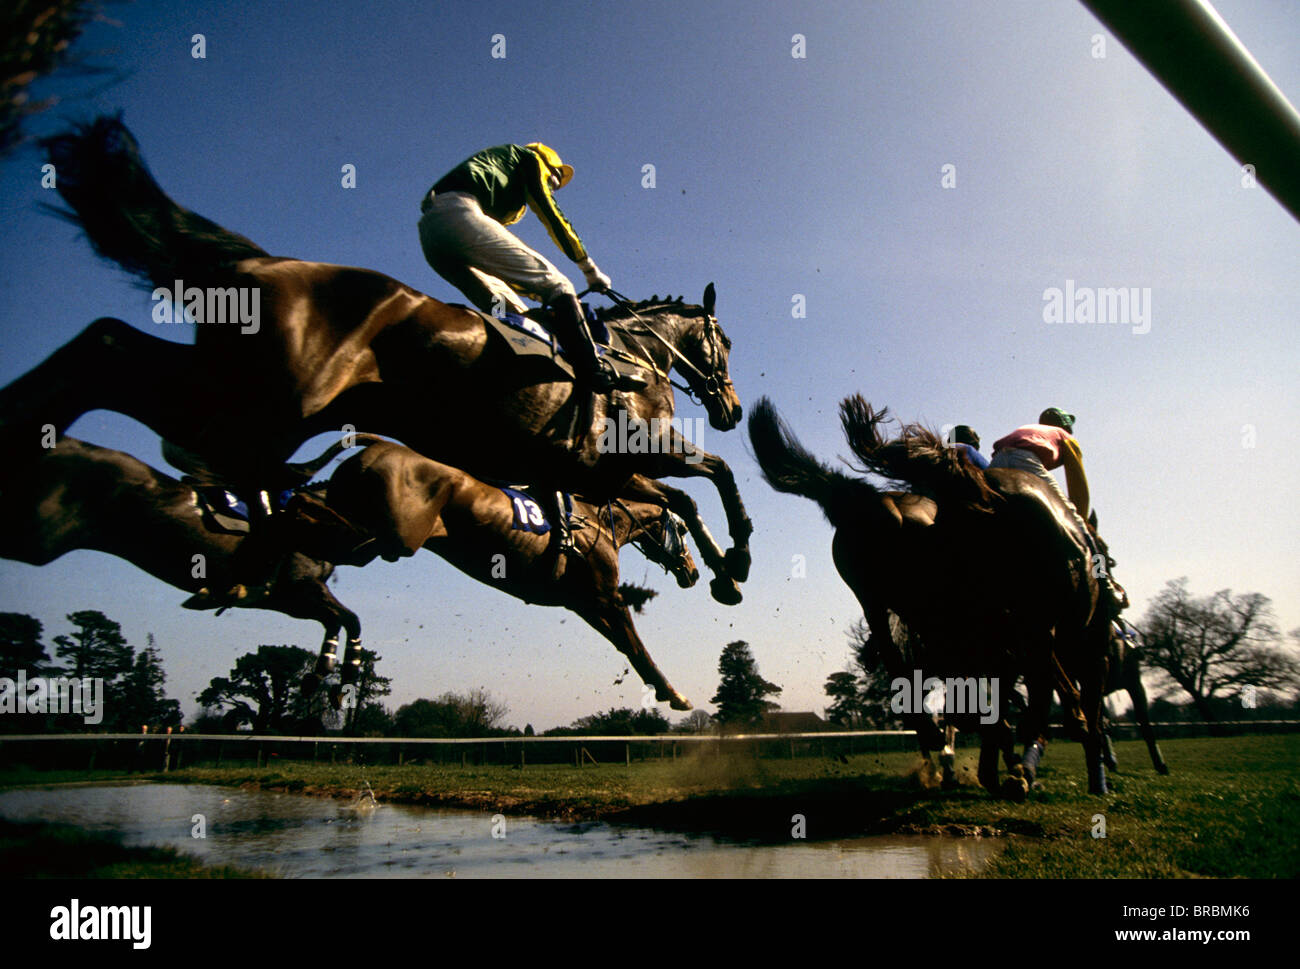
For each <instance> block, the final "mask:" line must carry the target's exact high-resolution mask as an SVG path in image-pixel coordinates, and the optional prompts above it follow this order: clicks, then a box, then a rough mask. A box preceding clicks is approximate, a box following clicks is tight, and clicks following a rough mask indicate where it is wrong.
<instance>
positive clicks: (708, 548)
mask: <svg viewBox="0 0 1300 969" xmlns="http://www.w3.org/2000/svg"><path fill="white" fill-rule="evenodd" d="M623 493H624V494H625V495H627V496H628V497H631V498H637V499H640V500H642V501H649V502H654V503H656V504H662V505H666V506H667V508H668V510H669V511H671V512H672V513H673V514H674V515H676V516H677V517H678V518H680V519H681V520H682V521H684V522H685V523H686V527H687V529H688V530H689V531H690V533H691V538H693V539H695V545H696V547H697V548H698V549H699V550H700V557H701V558H702V559H704V564H705V565H706V566H708V568H709V570H710V571H712V572H713V574H714V578H713V581H711V582H710V583H709V589H710V591H711V592H712V594H713V598H714V599H716V600H717V601H718V602H721V603H722V604H723V605H726V606H734V605H736V604H737V603H739V602H740V601H741V598H742V596H741V592H740V586H738V585H737V584H736V580H735V579H733V578H732V577H731V576H730V575H729V574H728V572H727V564H726V560H725V557H724V555H723V552H722V549H721V548H719V547H718V543H717V542H716V541H714V539H713V533H712V532H710V531H709V527H708V526H707V525H705V524H704V519H703V518H701V517H700V509H699V507H698V506H697V505H696V504H695V499H694V498H692V497H691V496H690V495H688V494H687V493H686V492H684V491H682V490H681V489H680V488H674V487H672V486H671V485H666V484H664V483H663V482H662V481H655V480H654V479H653V478H647V477H646V476H645V475H641V474H638V475H633V476H632V479H631V481H629V482H628V485H627V487H626V488H625V489H624V492H623Z"/></svg>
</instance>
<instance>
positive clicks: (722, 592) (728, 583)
mask: <svg viewBox="0 0 1300 969" xmlns="http://www.w3.org/2000/svg"><path fill="white" fill-rule="evenodd" d="M709 592H710V594H711V595H712V596H713V598H714V599H716V600H717V601H718V602H721V603H722V604H723V605H724V606H734V605H737V604H739V602H740V600H741V599H743V598H744V595H743V594H742V593H741V591H740V586H738V585H736V580H735V579H729V578H726V577H725V576H721V575H720V576H718V577H717V578H715V579H714V580H713V581H711V582H710V583H709Z"/></svg>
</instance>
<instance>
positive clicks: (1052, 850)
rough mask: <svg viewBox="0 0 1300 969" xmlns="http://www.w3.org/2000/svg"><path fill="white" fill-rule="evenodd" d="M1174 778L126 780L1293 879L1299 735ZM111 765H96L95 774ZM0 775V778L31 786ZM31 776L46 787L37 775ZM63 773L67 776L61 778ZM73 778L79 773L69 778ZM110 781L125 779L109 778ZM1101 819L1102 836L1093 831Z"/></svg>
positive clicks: (485, 771) (1258, 743)
mask: <svg viewBox="0 0 1300 969" xmlns="http://www.w3.org/2000/svg"><path fill="white" fill-rule="evenodd" d="M1162 748H1163V749H1164V753H1165V756H1166V759H1167V760H1168V761H1169V763H1170V766H1171V769H1172V771H1173V773H1171V774H1170V775H1169V776H1167V777H1161V776H1159V775H1157V774H1156V773H1155V772H1154V771H1153V770H1152V769H1151V765H1150V761H1149V760H1148V758H1147V754H1146V748H1145V746H1144V745H1143V744H1141V743H1140V742H1127V743H1121V744H1119V745H1118V753H1119V758H1120V765H1121V771H1120V772H1119V773H1112V774H1111V783H1112V788H1113V791H1112V793H1111V794H1110V795H1107V796H1105V797H1095V796H1092V795H1089V794H1088V793H1087V783H1086V780H1085V775H1084V770H1083V755H1082V749H1081V748H1080V747H1079V746H1078V745H1076V744H1067V743H1054V744H1053V745H1052V746H1051V748H1050V749H1049V751H1048V754H1047V756H1046V758H1045V759H1044V762H1043V765H1042V770H1041V771H1040V774H1039V777H1040V780H1041V781H1042V782H1043V788H1042V790H1040V791H1036V792H1035V793H1034V794H1032V795H1031V796H1030V799H1029V800H1028V801H1027V802H1026V803H1024V804H1012V803H1009V802H1006V801H997V800H994V799H992V798H990V797H989V796H988V795H987V794H985V793H984V791H983V790H982V789H980V788H979V787H977V786H976V785H975V784H974V768H975V756H976V755H975V752H974V751H959V754H958V769H959V772H960V774H961V778H962V781H963V783H962V785H961V786H960V787H959V788H958V789H956V790H953V791H939V790H936V789H934V788H933V787H931V786H928V785H927V784H926V783H924V782H923V780H922V777H921V775H920V774H919V773H918V771H917V769H916V768H917V762H918V758H917V757H916V755H915V754H911V753H884V754H879V755H871V754H864V755H859V756H856V757H850V758H848V760H847V762H841V761H837V760H831V759H826V758H803V759H798V760H781V759H766V760H760V759H754V758H752V757H746V756H739V755H730V756H726V757H719V756H717V755H716V753H712V752H700V753H699V754H696V755H694V756H690V757H686V758H680V759H678V760H676V761H673V760H650V761H643V762H636V763H633V764H632V765H631V766H630V767H629V766H624V765H623V764H616V765H601V766H599V767H593V766H587V767H583V768H577V767H573V766H569V765H563V766H557V765H530V766H526V767H523V768H519V767H510V766H493V765H488V766H469V767H462V766H459V765H455V766H451V765H415V764H407V765H404V766H400V767H398V766H374V767H362V766H358V765H355V764H353V765H349V764H314V763H310V762H294V761H282V762H278V763H276V764H274V765H272V766H270V767H267V768H263V769H255V768H253V767H229V766H225V767H210V766H209V767H205V766H196V767H189V768H185V769H183V770H179V771H173V772H171V773H169V774H165V775H163V774H157V775H139V774H136V775H131V776H132V777H133V778H140V777H142V776H145V777H149V778H150V779H153V780H166V781H170V782H179V783H205V784H226V785H240V786H250V787H257V788H261V789H266V790H276V791H286V792H295V793H303V794H315V795H329V796H336V797H352V796H355V795H356V794H357V793H358V791H359V790H360V789H361V788H362V786H363V783H367V782H368V783H369V784H370V785H371V787H372V788H373V790H374V792H375V794H376V796H377V797H378V798H379V799H380V800H381V801H393V802H401V803H407V804H418V805H427V806H444V807H465V808H475V809H482V810H490V811H493V812H496V811H501V812H503V813H507V814H527V815H533V816H537V817H548V818H563V819H569V820H585V819H600V820H605V821H611V822H616V823H627V824H636V825H641V826H651V827H660V828H666V829H670V830H678V831H709V832H711V833H713V834H715V835H721V836H724V837H730V838H736V839H745V840H754V841H760V842H769V843H782V842H788V841H789V839H790V836H791V827H792V817H793V815H795V814H800V815H803V816H804V818H805V819H806V829H807V837H808V838H810V839H832V838H842V837H847V836H860V835H864V834H884V833H922V834H941V835H959V836H979V837H998V838H1005V839H1006V848H1005V850H1004V851H1002V852H1000V853H999V854H998V856H997V857H996V858H995V859H994V861H993V862H992V863H991V865H990V867H989V868H987V869H986V870H985V871H984V872H982V873H981V874H982V876H984V877H997V878H1008V877H1010V878H1057V877H1069V878H1080V877H1086V878H1109V877H1124V878H1184V877H1212V878H1218V877H1248V878H1267V877H1295V876H1297V875H1300V838H1296V837H1294V836H1293V834H1292V833H1293V832H1294V831H1296V830H1297V828H1298V827H1300V735H1296V734H1284V735H1277V736H1247V737H1232V738H1203V739H1186V740H1169V741H1164V742H1163V743H1162ZM100 773H107V772H100ZM33 776H34V775H33V774H32V773H31V772H27V773H22V772H12V771H6V772H3V773H0V786H4V785H12V784H15V783H24V782H25V783H31V782H32V777H33ZM38 776H41V777H42V781H43V782H48V779H46V778H45V777H44V775H38ZM59 776H60V777H61V779H64V780H66V779H67V778H66V777H64V776H63V775H59ZM72 776H75V777H76V779H77V780H85V779H87V778H86V775H84V774H75V775H72ZM117 776H119V777H121V776H125V775H121V774H119V775H117ZM1103 822H1104V826H1105V837H1096V836H1094V835H1095V834H1096V833H1100V831H1101V825H1102V823H1103Z"/></svg>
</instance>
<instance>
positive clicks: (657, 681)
mask: <svg viewBox="0 0 1300 969" xmlns="http://www.w3.org/2000/svg"><path fill="white" fill-rule="evenodd" d="M571 608H573V611H574V612H576V613H577V614H578V615H580V616H581V617H582V618H583V619H584V620H586V622H587V623H588V625H590V626H591V627H592V628H593V629H595V630H596V631H597V632H598V633H600V634H601V635H602V636H604V637H605V638H606V639H607V640H609V641H610V642H611V643H613V644H614V648H615V649H617V650H618V651H619V652H620V653H622V654H623V655H624V656H626V657H627V658H628V661H629V662H631V664H632V668H633V669H634V670H636V673H637V676H639V677H641V680H642V682H643V683H645V684H646V685H647V686H651V687H653V688H654V691H655V699H656V700H658V701H660V702H663V701H667V702H668V705H669V706H670V707H672V708H673V709H674V710H690V709H692V705H691V701H690V700H688V699H686V697H684V696H682V694H680V693H678V692H677V691H676V690H675V689H673V686H672V684H671V683H669V682H668V679H667V677H665V676H664V675H663V673H661V672H660V671H659V667H658V666H656V665H655V662H654V660H653V659H651V658H650V652H649V650H647V649H646V648H645V644H644V643H643V642H641V637H640V636H639V635H637V631H636V627H635V626H634V625H632V614H631V612H629V611H628V608H627V606H625V605H623V604H621V603H619V604H615V603H613V602H609V601H605V602H602V603H599V604H597V605H595V606H594V607H590V608H576V607H571Z"/></svg>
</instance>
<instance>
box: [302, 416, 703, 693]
mask: <svg viewBox="0 0 1300 969" xmlns="http://www.w3.org/2000/svg"><path fill="white" fill-rule="evenodd" d="M356 443H358V444H363V445H367V446H366V448H365V450H363V451H362V452H361V453H360V454H356V455H353V456H352V457H350V458H348V460H346V461H344V462H343V463H342V464H341V465H339V467H338V469H337V470H336V471H335V472H334V474H333V475H332V476H331V477H330V480H329V483H328V485H327V487H326V490H325V496H324V498H325V501H326V503H327V504H328V506H329V508H330V509H331V510H332V511H333V512H335V513H337V514H338V515H340V516H342V517H343V518H344V519H346V520H347V521H348V522H349V523H350V525H351V526H352V528H354V529H355V530H356V531H359V532H361V533H363V534H365V535H367V536H370V537H371V538H373V542H372V543H370V544H367V545H366V546H364V548H363V549H362V550H361V551H360V552H359V553H358V552H351V551H349V550H350V549H353V548H355V546H356V543H355V540H354V533H353V531H352V530H350V529H347V530H344V531H343V532H342V533H341V534H340V535H338V537H337V539H336V538H335V537H334V536H332V535H331V534H329V533H328V532H324V533H322V532H318V531H314V526H313V529H309V531H308V532H307V533H304V534H303V535H302V536H301V537H300V538H299V539H296V540H295V543H296V544H302V545H303V546H304V547H307V546H308V544H309V543H310V550H311V551H312V553H313V554H319V555H321V556H322V557H324V558H330V559H334V560H337V561H346V562H347V564H350V565H363V564H365V563H366V562H367V561H370V560H372V559H373V558H375V557H376V556H382V557H383V558H385V559H387V560H389V561H396V560H397V559H399V558H402V557H405V556H410V555H414V554H415V553H416V552H417V551H419V550H420V549H421V548H426V549H428V550H429V551H431V552H433V553H434V554H436V555H438V556H439V557H441V558H443V559H445V560H446V561H448V562H450V563H451V564H452V565H454V566H455V567H456V568H458V569H459V570H460V571H462V572H464V573H465V574H466V575H469V576H471V577H473V578H475V579H478V580H479V581H480V582H482V583H484V584H485V585H490V586H493V587H494V588H499V589H501V591H503V592H506V593H508V594H509V595H512V596H514V597H515V598H517V599H521V600H523V601H524V602H528V603H535V604H538V605H547V606H564V607H565V608H567V609H569V610H571V611H573V612H575V613H577V614H578V615H579V616H581V617H582V619H583V620H585V621H586V622H587V623H588V624H589V625H590V626H591V627H592V628H594V629H595V630H596V631H597V632H599V633H600V634H601V635H602V636H604V637H605V638H606V639H608V640H609V641H610V642H611V643H613V644H614V646H615V647H616V648H617V649H618V650H619V651H620V652H621V653H623V654H624V655H625V656H627V658H628V659H629V661H630V662H631V664H632V667H633V669H635V670H636V672H637V674H638V675H639V676H640V677H641V679H642V681H643V682H645V683H646V684H647V685H648V686H651V687H653V688H654V690H655V699H657V700H661V701H662V700H666V701H668V702H669V704H670V705H671V706H672V708H673V709H674V710H689V709H691V704H690V702H689V701H688V700H687V699H686V698H685V697H684V696H682V695H681V694H680V693H678V692H677V691H676V690H675V689H674V688H673V687H672V686H671V685H670V684H669V683H668V681H667V679H666V678H665V677H664V675H663V673H661V672H660V671H659V668H658V667H657V666H656V665H655V663H654V661H653V660H652V659H651V658H650V654H649V652H648V651H647V650H646V648H645V646H644V644H643V643H642V642H641V638H640V637H639V636H638V635H637V632H636V627H635V626H634V625H633V623H632V614H631V610H630V609H629V606H628V604H627V602H625V601H624V598H623V595H622V593H621V591H620V588H619V582H618V574H619V562H618V550H619V549H620V548H621V547H622V546H624V545H627V544H632V545H636V546H637V547H638V548H639V549H640V550H641V552H642V554H644V555H645V556H646V557H647V558H649V559H650V560H651V561H653V562H656V563H657V564H659V565H661V566H663V567H664V568H665V569H667V570H670V571H672V572H673V574H674V575H675V576H676V578H677V583H678V585H680V586H681V587H683V588H686V587H688V586H690V585H693V584H694V583H695V581H696V579H697V578H698V577H699V573H698V572H697V571H696V569H695V564H694V562H693V561H692V560H691V556H690V551H689V549H687V547H686V545H685V542H684V541H683V533H684V532H685V526H684V525H683V524H682V522H681V521H680V520H679V519H678V518H676V516H674V515H673V514H672V512H670V511H669V510H668V507H667V503H666V502H667V499H664V500H660V501H656V502H647V501H643V500H638V499H636V498H631V497H629V498H618V499H614V500H612V501H609V502H603V503H590V502H587V501H584V500H582V499H580V498H574V514H575V519H576V521H577V522H578V523H579V526H580V527H578V528H577V529H576V530H575V532H574V542H575V545H576V548H577V554H568V555H561V554H559V553H557V550H556V543H555V542H553V541H552V540H551V539H552V532H551V531H546V532H544V533H539V532H537V531H533V530H530V527H546V525H545V524H543V522H542V519H543V518H544V514H543V512H542V510H541V508H540V506H539V504H538V503H537V502H536V501H534V500H532V499H531V498H530V497H529V496H527V495H525V494H518V493H516V494H514V495H512V494H509V493H507V492H506V491H505V490H503V489H502V488H500V487H497V486H494V485H490V484H486V483H484V482H483V481H480V480H479V479H477V478H475V477H473V476H472V475H469V474H467V473H466V472H464V471H461V470H460V469H458V468H453V467H450V466H449V465H446V464H443V463H441V462H438V461H433V460H430V459H429V458H426V457H424V456H423V455H421V454H418V453H416V452H415V451H412V450H411V449H410V448H408V447H404V446H403V445H401V444H397V443H394V442H392V441H384V440H382V439H379V438H375V437H374V436H372V435H365V434H362V435H357V436H356ZM632 484H633V490H635V489H636V488H637V486H638V485H640V486H643V487H644V489H648V490H651V491H655V490H657V489H663V490H670V489H665V488H663V486H661V485H657V484H656V483H653V482H639V481H637V480H636V479H634V480H633V482H632ZM630 493H631V492H629V494H630ZM331 543H333V544H335V546H336V548H335V549H331V548H330V545H331ZM348 555H350V556H351V557H350V558H344V556H348ZM358 659H359V657H358V656H357V655H356V654H355V653H354V651H353V650H352V648H351V646H349V649H348V654H347V656H345V660H344V670H343V677H344V685H346V684H347V683H348V682H349V681H350V677H351V676H353V675H354V674H355V665H356V663H357V661H358ZM331 668H332V662H331V660H330V658H328V657H326V656H322V662H321V665H320V666H319V667H318V669H317V673H318V674H320V675H324V674H326V673H328V672H329V671H330V669H331Z"/></svg>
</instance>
